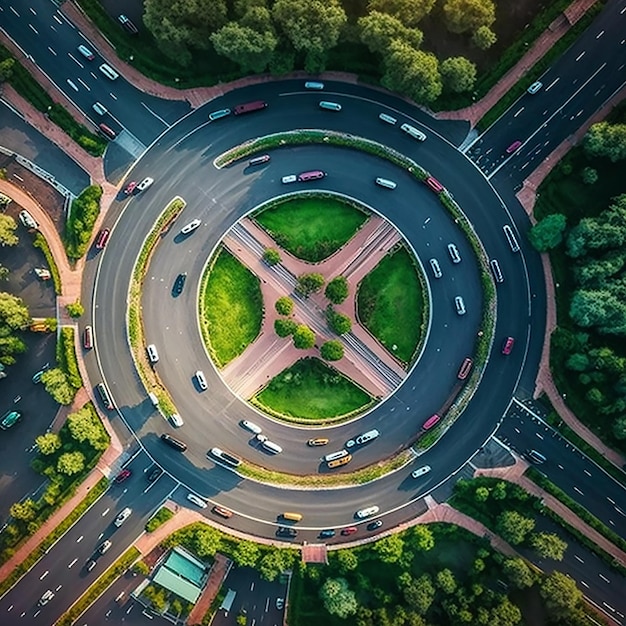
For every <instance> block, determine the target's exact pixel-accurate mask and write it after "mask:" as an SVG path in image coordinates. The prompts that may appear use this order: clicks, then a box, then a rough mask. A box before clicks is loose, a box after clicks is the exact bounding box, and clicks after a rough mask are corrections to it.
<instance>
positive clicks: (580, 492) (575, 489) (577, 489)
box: [574, 487, 585, 496]
mask: <svg viewBox="0 0 626 626" xmlns="http://www.w3.org/2000/svg"><path fill="white" fill-rule="evenodd" d="M574 491H577V492H578V493H579V494H580V495H581V496H584V495H585V494H584V493H583V492H582V491H581V490H580V489H579V488H578V487H574Z"/></svg>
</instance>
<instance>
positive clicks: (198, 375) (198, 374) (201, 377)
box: [194, 370, 209, 391]
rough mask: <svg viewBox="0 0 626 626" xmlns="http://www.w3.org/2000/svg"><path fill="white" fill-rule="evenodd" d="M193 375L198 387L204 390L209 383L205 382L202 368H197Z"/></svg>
mask: <svg viewBox="0 0 626 626" xmlns="http://www.w3.org/2000/svg"><path fill="white" fill-rule="evenodd" d="M194 376H195V377H196V381H197V382H198V387H200V389H201V390H202V391H206V390H207V389H208V388H209V385H208V384H207V382H206V378H205V376H204V372H203V371H202V370H198V371H197V372H196V373H195V374H194Z"/></svg>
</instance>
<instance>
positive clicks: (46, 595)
mask: <svg viewBox="0 0 626 626" xmlns="http://www.w3.org/2000/svg"><path fill="white" fill-rule="evenodd" d="M52 598H54V592H53V591H52V590H50V589H47V590H46V591H44V592H43V595H42V596H41V598H39V602H37V604H38V605H39V606H44V605H45V604H48V602H50V600H52Z"/></svg>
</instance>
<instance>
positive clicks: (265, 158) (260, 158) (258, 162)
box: [248, 154, 271, 165]
mask: <svg viewBox="0 0 626 626" xmlns="http://www.w3.org/2000/svg"><path fill="white" fill-rule="evenodd" d="M270 158H271V157H270V155H269V154H262V155H261V156H258V157H254V159H250V161H248V165H262V164H263V163H267V162H268V161H269V160H270Z"/></svg>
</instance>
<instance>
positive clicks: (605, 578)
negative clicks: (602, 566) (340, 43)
mask: <svg viewBox="0 0 626 626" xmlns="http://www.w3.org/2000/svg"><path fill="white" fill-rule="evenodd" d="M598 576H600V578H601V579H602V580H603V581H604V582H606V583H609V584H611V581H610V580H609V579H608V578H607V577H606V576H603V575H602V574H598Z"/></svg>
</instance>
